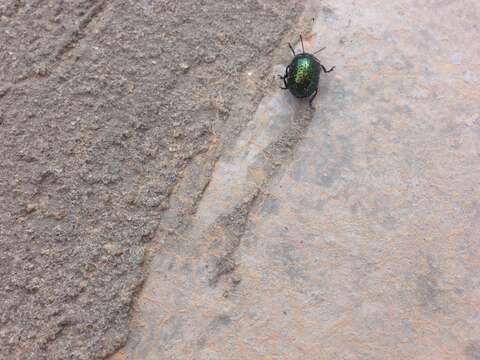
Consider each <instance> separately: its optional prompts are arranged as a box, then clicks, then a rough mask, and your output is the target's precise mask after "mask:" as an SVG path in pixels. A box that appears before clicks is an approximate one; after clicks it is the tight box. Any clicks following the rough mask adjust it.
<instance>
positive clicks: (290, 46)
mask: <svg viewBox="0 0 480 360" xmlns="http://www.w3.org/2000/svg"><path fill="white" fill-rule="evenodd" d="M288 47H289V48H290V50H292V53H293V56H295V50H293V47H292V44H290V43H288Z"/></svg>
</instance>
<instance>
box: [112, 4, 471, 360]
mask: <svg viewBox="0 0 480 360" xmlns="http://www.w3.org/2000/svg"><path fill="white" fill-rule="evenodd" d="M479 16H480V5H478V3H477V2H475V1H469V0H462V1H423V2H418V1H413V0H397V1H393V2H384V1H355V2H353V1H344V0H338V1H322V2H320V1H316V0H314V1H311V2H310V3H308V4H307V6H306V9H305V13H304V16H303V18H304V19H308V18H315V21H314V23H313V29H312V31H311V33H310V34H307V35H306V38H307V41H306V44H305V45H306V47H307V49H309V50H314V49H318V48H320V47H322V46H327V50H326V51H324V52H323V53H321V60H322V62H323V63H324V64H325V65H327V66H331V65H336V71H335V72H334V73H333V74H330V75H329V76H328V77H327V76H324V77H323V78H322V79H321V89H320V90H321V91H320V92H321V93H320V96H319V97H318V98H317V100H316V111H314V112H310V110H308V108H307V104H306V103H305V102H301V101H297V100H295V99H293V98H292V97H291V95H290V94H288V92H283V91H281V90H279V89H277V87H276V86H275V85H274V84H272V86H271V88H270V90H269V91H268V92H267V93H266V94H265V96H264V98H263V100H262V102H261V103H260V105H259V106H258V108H257V111H256V112H255V115H254V116H252V118H251V121H250V123H249V124H248V126H247V127H246V128H245V129H244V131H243V132H242V134H241V135H240V136H238V139H237V140H236V141H234V142H232V143H230V145H228V146H226V148H225V149H224V150H223V151H222V154H221V156H220V158H219V160H218V161H216V162H208V161H205V164H208V168H209V169H213V172H212V174H211V176H204V175H202V174H204V172H202V171H200V169H202V166H201V165H200V164H192V166H191V167H190V168H189V170H187V172H186V176H185V177H184V184H185V185H180V186H179V188H178V192H176V193H175V194H174V195H173V197H172V203H174V204H183V205H182V206H186V205H185V204H187V205H188V196H187V195H188V188H189V187H190V186H191V185H188V184H189V183H194V181H193V180H192V179H198V182H199V183H201V187H202V189H204V190H203V191H204V192H203V193H202V196H201V197H200V199H199V202H198V205H191V206H192V208H196V209H197V211H196V212H194V213H193V215H192V216H191V225H189V226H186V227H184V228H182V229H180V230H178V227H177V228H175V224H176V223H177V222H178V219H179V215H178V214H179V212H178V210H175V206H174V207H171V208H170V209H169V210H167V215H166V216H165V217H164V220H162V221H163V222H161V223H160V224H161V226H160V228H162V229H163V230H161V231H159V232H157V234H156V236H155V239H156V241H155V243H156V244H158V246H157V247H156V248H155V249H153V250H152V251H154V255H153V260H152V262H151V264H150V275H149V277H148V280H147V282H146V284H145V286H144V288H143V290H142V291H141V292H140V293H139V295H138V299H137V303H136V306H135V311H134V316H133V319H132V323H131V332H130V337H129V340H128V342H127V346H126V347H125V348H124V349H123V350H121V351H120V352H118V353H117V354H116V355H115V356H114V357H113V358H114V359H126V358H128V359H196V360H197V359H198V360H201V359H212V360H213V359H222V360H223V359H232V360H234V359H239V360H240V359H242V360H244V359H292V360H295V359H312V360H317V359H326V360H327V359H328V360H332V359H338V360H340V359H342V360H346V359H349V360H350V359H351V360H354V359H355V360H356V359H369V360H374V359H378V360H385V359H418V360H420V359H422V360H427V359H429V360H431V359H435V360H438V359H456V360H457V359H465V360H478V359H480V262H479V255H480V242H479V239H480V235H479V234H480V186H479V185H480V157H479V156H480V103H479V99H480V87H479V80H480V79H479V77H480V42H479V41H478V39H479V38H480V28H479V27H478V19H479ZM291 36H292V35H291V34H289V36H287V37H285V38H284V43H283V48H282V51H281V52H280V53H279V54H278V55H275V56H276V57H275V56H274V58H275V59H276V60H275V61H277V64H278V65H277V66H275V67H274V68H273V69H272V75H274V74H275V73H281V72H282V69H283V68H284V66H285V65H286V64H287V63H288V61H289V58H290V55H289V51H288V49H287V48H286V42H287V41H292V40H293V39H294V38H293V37H291ZM297 47H298V44H297ZM244 76H245V77H247V78H248V77H249V76H251V75H249V73H248V71H246V72H245V73H244ZM278 85H279V84H277V86H278ZM239 113H241V111H240V110H239V109H236V111H233V112H232V113H231V114H230V118H235V117H236V116H238V114H239ZM178 206H180V205H178ZM189 224H190V222H189Z"/></svg>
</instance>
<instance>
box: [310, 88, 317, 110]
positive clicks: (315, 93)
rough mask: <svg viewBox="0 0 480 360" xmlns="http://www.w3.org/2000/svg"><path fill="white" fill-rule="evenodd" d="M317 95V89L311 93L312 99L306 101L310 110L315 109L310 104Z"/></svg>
mask: <svg viewBox="0 0 480 360" xmlns="http://www.w3.org/2000/svg"><path fill="white" fill-rule="evenodd" d="M317 93H318V88H316V89H315V92H314V93H313V95H312V97H311V98H310V100H309V101H308V103H309V104H310V109H315V108H314V107H313V105H312V102H313V99H315V96H317Z"/></svg>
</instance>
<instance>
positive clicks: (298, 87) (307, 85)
mask: <svg viewBox="0 0 480 360" xmlns="http://www.w3.org/2000/svg"><path fill="white" fill-rule="evenodd" d="M300 42H301V43H302V52H301V53H300V54H295V50H293V47H292V45H291V44H290V43H289V44H288V46H289V47H290V50H292V53H293V60H292V62H291V63H290V65H288V66H287V68H286V69H285V75H283V76H282V75H279V76H280V78H281V79H282V80H283V83H284V84H285V87H282V89H284V90H286V89H288V90H290V92H291V93H292V95H293V96H295V97H297V98H306V97H309V96H311V97H310V100H309V103H310V107H312V108H313V106H312V101H313V99H315V96H317V92H318V81H319V80H320V72H321V71H323V72H325V73H329V72H330V71H333V69H335V66H333V67H332V68H331V69H330V70H327V69H326V68H325V66H323V65H322V64H321V63H320V60H318V59H317V58H316V57H315V56H314V54H316V53H318V52H320V51H322V50H323V49H325V48H322V49H320V50H318V51H316V52H315V53H314V54H309V53H306V52H305V50H304V48H303V39H302V35H300Z"/></svg>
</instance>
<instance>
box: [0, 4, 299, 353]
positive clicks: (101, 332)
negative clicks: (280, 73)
mask: <svg viewBox="0 0 480 360" xmlns="http://www.w3.org/2000/svg"><path fill="white" fill-rule="evenodd" d="M300 10H301V6H300V4H299V3H296V2H294V1H287V0H281V1H270V0H263V1H260V0H259V1H252V0H247V1H239V2H232V1H222V0H214V1H210V0H205V1H191V0H189V1H152V0H144V1H141V2H138V1H121V0H118V1H75V2H73V1H72V2H69V1H49V2H46V1H28V2H27V1H20V0H16V1H7V0H1V1H0V153H1V154H2V156H1V157H0V199H1V201H0V282H1V284H2V286H1V287H0V309H1V312H0V358H2V359H3V358H5V359H11V358H15V359H67V358H69V359H70V358H71V359H95V358H101V357H106V356H108V355H109V354H111V353H113V352H114V351H115V350H116V349H118V348H119V347H120V346H122V345H123V344H124V343H125V342H126V339H127V334H128V330H127V325H128V321H129V314H130V307H131V303H132V299H133V298H134V295H135V293H136V291H137V290H138V289H139V287H140V286H141V284H142V281H143V278H144V269H143V264H144V262H145V259H146V258H148V256H146V255H145V248H146V244H148V243H149V242H150V241H151V239H152V238H153V237H154V235H155V233H156V229H157V225H158V222H159V220H160V219H161V218H162V214H163V212H164V211H165V210H166V209H167V208H168V207H169V201H170V197H171V194H172V193H173V192H174V191H175V186H176V184H177V183H178V181H179V179H180V178H181V177H182V172H183V170H184V169H185V167H186V165H187V164H189V163H190V162H191V161H193V160H195V159H196V158H198V157H200V158H201V157H202V156H203V155H204V154H206V153H208V151H209V149H210V148H211V146H212V143H213V142H214V141H216V139H217V138H216V134H215V130H214V129H217V131H218V132H219V133H221V134H223V138H222V139H223V140H222V141H224V142H228V140H229V138H234V137H235V136H236V134H237V133H238V131H239V130H240V129H241V128H242V127H243V125H244V124H245V123H246V122H247V121H248V119H249V118H250V117H251V113H252V112H253V111H254V110H255V108H256V105H255V104H256V102H258V101H259V99H260V98H259V96H261V94H260V92H259V91H260V90H261V86H260V87H255V88H254V91H252V92H250V93H247V94H246V95H245V94H244V95H243V96H244V97H245V99H246V100H245V102H244V103H242V101H243V100H242V97H241V96H242V89H241V88H239V86H238V82H239V77H240V75H239V74H240V73H242V71H244V70H245V69H246V68H247V67H249V68H253V69H256V70H257V72H256V75H257V76H258V79H259V80H260V81H261V79H262V78H263V77H264V76H266V74H268V75H270V73H269V72H268V71H269V70H268V69H269V64H270V63H269V55H270V54H271V52H272V51H273V49H275V48H276V47H277V45H278V42H279V40H280V39H281V37H282V34H283V33H284V32H285V31H286V30H287V29H289V28H292V27H294V21H295V18H296V15H297V14H298V12H299V11H300ZM237 97H239V98H237ZM247 100H248V101H247ZM242 104H244V105H245V107H244V106H243V105H242ZM247 104H248V105H247ZM235 107H236V108H237V109H236V114H238V116H237V117H235V118H232V117H229V116H228V115H229V114H230V112H231V109H232V108H235ZM243 108H244V110H243V111H242V109H243ZM227 118H228V119H229V120H228V121H229V122H228V124H227V123H226V119H227ZM227 125H228V126H227ZM200 166H201V164H200Z"/></svg>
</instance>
